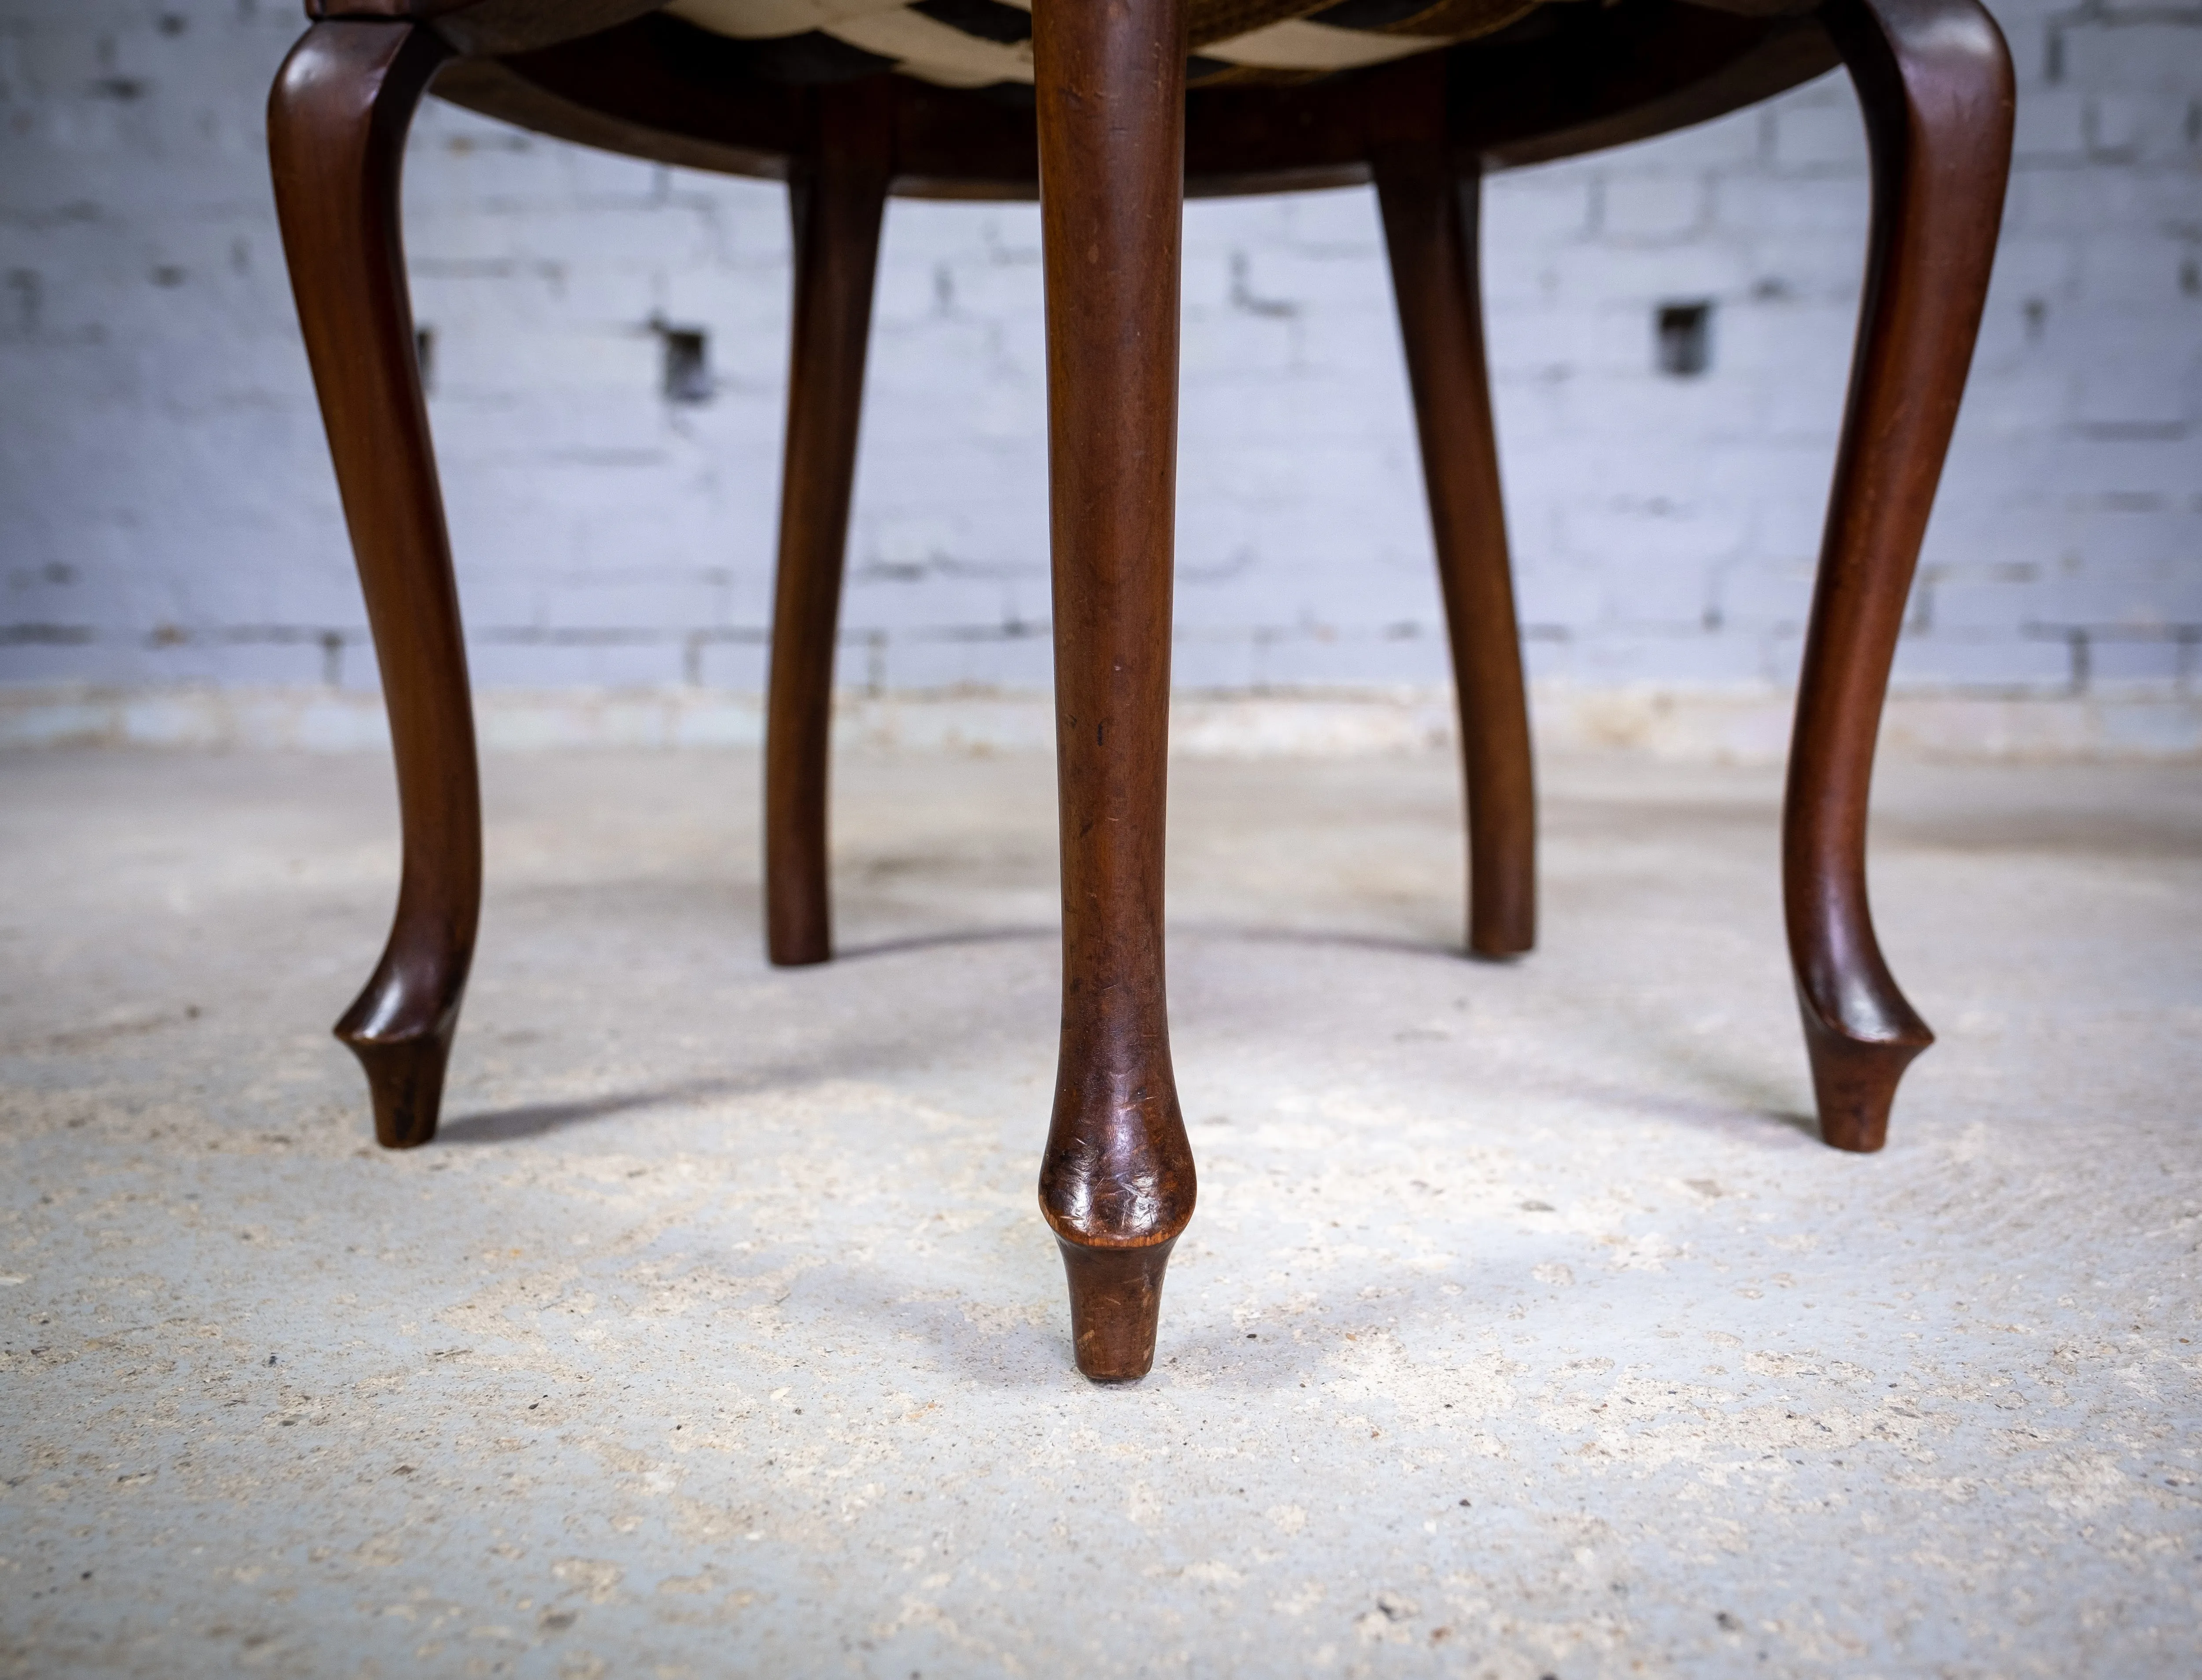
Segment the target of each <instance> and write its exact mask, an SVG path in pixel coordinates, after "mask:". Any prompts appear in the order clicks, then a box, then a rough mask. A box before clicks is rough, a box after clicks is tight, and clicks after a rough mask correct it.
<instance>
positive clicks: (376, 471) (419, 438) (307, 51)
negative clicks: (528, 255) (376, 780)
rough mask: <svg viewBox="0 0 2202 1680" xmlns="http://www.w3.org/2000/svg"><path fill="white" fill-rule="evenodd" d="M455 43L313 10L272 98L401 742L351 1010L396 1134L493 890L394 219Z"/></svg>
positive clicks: (311, 328)
mask: <svg viewBox="0 0 2202 1680" xmlns="http://www.w3.org/2000/svg"><path fill="white" fill-rule="evenodd" d="M447 55H448V49H446V48H445V46H444V44H442V42H440V41H439V39H438V38H437V37H436V36H435V35H434V34H433V33H432V32H430V31H428V30H427V29H421V28H415V27H413V26H412V25H409V24H403V23H386V22H324V23H317V24H315V25H314V26H313V27H312V28H310V29H309V30H308V31H307V32H306V33H305V36H304V37H303V38H302V39H301V40H300V41H299V43H298V44H297V46H296V47H294V48H293V49H292V50H291V56H290V57H289V58H288V59H286V61H285V62H284V64H283V68H282V69H281V70H280V72H279V73H278V74H277V76H276V79H275V87H274V92H273V94H272V95H271V97H270V98H269V102H268V149H269V156H270V162H271V164H272V167H273V169H274V183H275V203H276V209H277V211H278V213H279V215H280V219H281V222H282V228H283V248H284V251H285V253H286V256H288V258H289V260H290V265H291V287H292V290H293V291H294V292H296V294H297V302H298V323H299V326H300V327H301V329H302V330H303V333H304V337H305V345H306V355H307V358H308V360H309V362H310V363H312V366H313V370H314V383H315V387H316V388H317V389H318V391H319V392H320V394H321V417H322V419H323V421H325V422H326V424H327V428H328V435H329V452H330V454H331V455H332V456H333V457H334V460H335V464H336V475H337V488H338V491H339V494H340V495H341V497H342V498H343V502H344V521H345V523H346V524H347V526H348V527H349V528H350V533H351V542H352V553H353V556H354V557H355V559H356V562H357V563H358V567H359V579H360V586H361V587H362V590H363V591H364V592H365V594H366V597H367V616H368V624H369V626H370V627H371V628H372V629H373V631H374V652H375V658H376V660H377V662H378V663H380V667H381V670H382V687H383V696H384V703H385V704H386V706H387V708H388V710H389V714H390V734H391V741H392V746H393V748H394V749H395V752H396V757H397V798H398V808H399V813H400V818H401V822H402V827H403V835H404V867H403V875H402V876H401V878H400V881H399V885H398V891H397V917H396V919H395V921H394V922H393V923H392V927H391V930H390V941H389V944H388V946H386V948H385V949H384V951H383V953H382V960H381V962H380V963H379V964H377V965H376V967H375V970H374V976H373V977H372V978H371V979H370V980H369V981H368V983H367V989H366V990H365V991H363V992H362V993H360V994H359V998H358V1000H357V1001H356V1002H355V1003H354V1004H353V1005H352V1006H351V1007H350V1009H349V1010H347V1011H344V1017H343V1019H342V1020H340V1021H339V1022H338V1023H337V1029H336V1032H337V1036H338V1037H339V1038H340V1039H342V1040H344V1043H346V1044H347V1045H349V1046H350V1047H351V1049H352V1052H353V1053H354V1054H356V1056H357V1057H358V1058H359V1059H360V1064H361V1065H362V1067H364V1068H365V1069H366V1070H367V1079H368V1088H369V1090H370V1091H371V1093H373V1096H374V1129H375V1136H376V1138H377V1139H378V1140H379V1141H380V1142H382V1143H383V1144H384V1145H385V1146H386V1147H390V1148H393V1149H403V1148H409V1147H412V1146H414V1145H415V1144H421V1143H426V1142H427V1141H428V1140H429V1139H430V1138H432V1137H433V1136H434V1135H435V1133H436V1117H437V1112H438V1110H439V1106H440V1105H441V1103H442V1099H443V1090H444V1069H445V1064H446V1063H447V1061H448V1060H449V1058H450V1051H451V1035H452V1033H453V1031H454V1029H456V1026H457V1024H458V1018H459V1001H460V998H461V995H462V993H463V992H464V991H465V989H466V983H467V969H468V964H469V963H470V962H471V961H472V959H473V957H474V928H475V923H476V921H477V918H478V916H479V912H480V904H481V799H480V786H479V781H478V777H477V775H476V770H475V763H474V716H473V711H472V709H471V705H470V703H469V700H468V689H467V657H466V648H465V645H464V644H463V642H462V640H461V637H460V631H459V600H458V592H457V590H456V587H455V586H454V584H453V582H452V579H451V555H450V541H449V539H448V538H447V537H446V536H445V531H444V508H443V498H442V495H441V492H439V489H438V486H437V482H436V461H435V454H434V451H433V447H432V445H431V444H430V441H429V437H428V416H427V410H426V408H425V407H424V406H423V405H422V403H421V377H420V368H419V365H418V363H417V360H416V357H415V348H414V339H413V309H412V304H411V300H410V298H409V295H408V293H407V290H406V284H405V257H404V251H403V246H402V245H401V242H400V239H399V235H398V225H397V208H398V207H397V183H398V168H399V165H400V163H401V162H403V156H404V149H405V131H406V128H407V127H408V126H409V124H410V123H411V121H412V118H413V111H414V108H415V105H417V104H418V103H419V102H420V98H421V92H422V91H423V90H425V89H426V88H427V85H428V80H429V78H430V77H432V76H433V74H435V72H436V68H437V66H438V65H439V64H440V63H441V62H443V60H444V59H445V56H447Z"/></svg>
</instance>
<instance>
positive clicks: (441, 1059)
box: [336, 1020, 458, 1149]
mask: <svg viewBox="0 0 2202 1680" xmlns="http://www.w3.org/2000/svg"><path fill="white" fill-rule="evenodd" d="M457 1025H458V1023H457V1022H456V1020H453V1021H450V1022H449V1023H445V1024H444V1025H442V1026H440V1027H432V1028H429V1029H426V1030H425V1031H420V1032H414V1033H409V1034H407V1035H404V1036H403V1037H402V1038H390V1037H383V1036H380V1035H372V1034H369V1033H366V1032H362V1031H359V1030H357V1029H354V1028H352V1027H350V1024H349V1023H348V1021H347V1022H340V1023H338V1026H337V1029H336V1035H337V1037H338V1039H339V1040H341V1041H342V1042H343V1044H344V1047H345V1048H346V1049H348V1050H350V1052H351V1053H352V1054H353V1055H355V1056H356V1057H358V1058H359V1064H360V1066H361V1068H362V1070H365V1072H366V1074H367V1089H368V1096H369V1097H370V1098H371V1099H373V1100H374V1141H376V1142H377V1143H379V1144H380V1145H381V1146H382V1147H384V1148H385V1149H417V1148H419V1147H421V1145H422V1144H424V1143H429V1142H433V1141H434V1139H435V1136H436V1118H437V1116H438V1115H439V1113H440V1112H441V1111H442V1109H443V1105H444V1070H445V1068H447V1067H448V1066H450V1060H451V1040H452V1038H453V1036H454V1035H455V1029H456V1027H457Z"/></svg>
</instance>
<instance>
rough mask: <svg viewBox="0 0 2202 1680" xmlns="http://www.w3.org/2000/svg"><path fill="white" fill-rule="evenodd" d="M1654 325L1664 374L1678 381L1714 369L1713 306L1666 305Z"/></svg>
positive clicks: (1656, 317) (1655, 318) (1661, 368)
mask: <svg viewBox="0 0 2202 1680" xmlns="http://www.w3.org/2000/svg"><path fill="white" fill-rule="evenodd" d="M1654 323H1655V330H1656V332H1657V346H1658V358H1659V371H1660V372H1661V373H1663V374H1670V375H1672V376H1673V377H1674V378H1675V379H1694V378H1696V377H1697V376H1698V375H1699V374H1702V373H1703V372H1704V370H1705V369H1706V368H1710V367H1711V366H1712V363H1713V306H1712V305H1711V304H1660V305H1659V309H1658V312H1657V315H1656V316H1655V317H1654Z"/></svg>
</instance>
